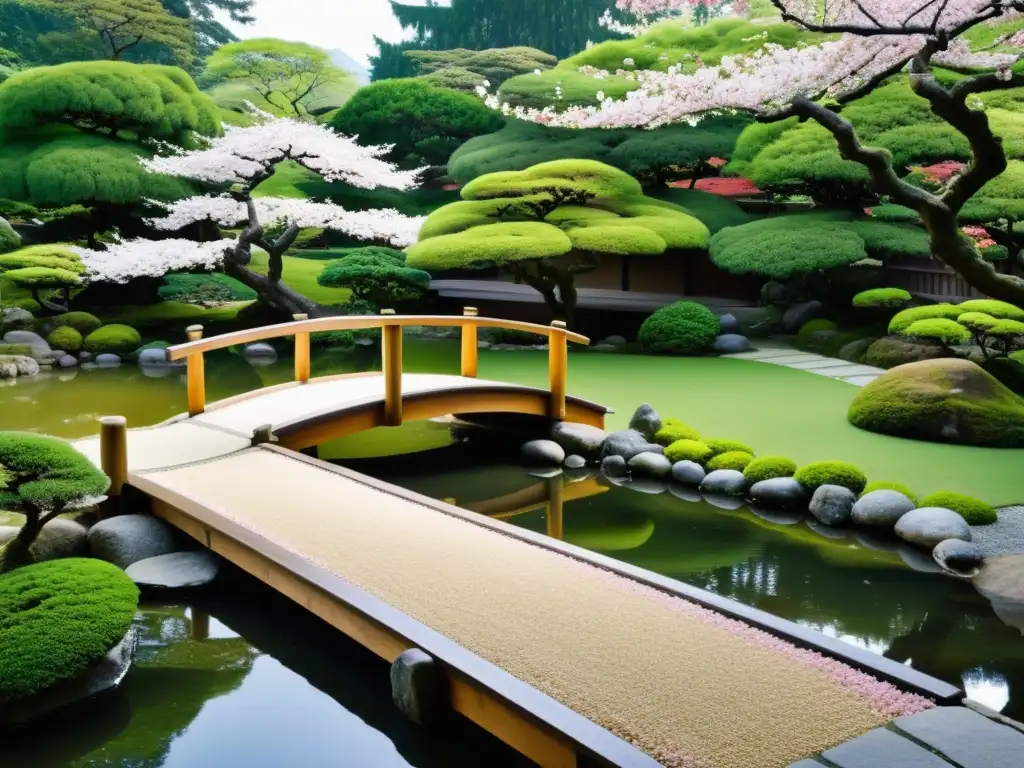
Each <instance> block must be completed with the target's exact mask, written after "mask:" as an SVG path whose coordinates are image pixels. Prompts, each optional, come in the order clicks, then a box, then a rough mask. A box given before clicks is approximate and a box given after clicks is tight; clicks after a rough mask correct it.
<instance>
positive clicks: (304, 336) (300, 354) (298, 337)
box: [292, 314, 309, 384]
mask: <svg viewBox="0 0 1024 768" xmlns="http://www.w3.org/2000/svg"><path fill="white" fill-rule="evenodd" d="M292 317H293V318H294V319H295V320H308V319H309V315H305V314H298V315H292ZM295 380H296V381H298V382H300V383H302V384H305V383H306V382H307V381H309V331H298V332H297V333H296V334H295Z"/></svg>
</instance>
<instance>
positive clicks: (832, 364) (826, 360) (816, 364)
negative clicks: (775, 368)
mask: <svg viewBox="0 0 1024 768" xmlns="http://www.w3.org/2000/svg"><path fill="white" fill-rule="evenodd" d="M847 365H850V363H849V362H847V361H846V360H833V359H832V358H831V357H820V358H818V359H817V360H811V361H809V362H806V363H790V364H789V366H788V367H790V368H796V369H798V370H801V371H809V370H812V369H814V368H839V367H841V366H843V367H845V366H847Z"/></svg>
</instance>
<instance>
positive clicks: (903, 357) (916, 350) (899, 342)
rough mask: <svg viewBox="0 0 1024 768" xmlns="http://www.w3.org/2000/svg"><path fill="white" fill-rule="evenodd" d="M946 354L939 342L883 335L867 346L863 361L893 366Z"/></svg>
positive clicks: (887, 366) (880, 365)
mask: <svg viewBox="0 0 1024 768" xmlns="http://www.w3.org/2000/svg"><path fill="white" fill-rule="evenodd" d="M948 354H949V353H948V352H947V351H946V350H944V349H943V348H942V345H941V344H934V343H931V342H926V341H915V340H913V339H905V338H903V337H902V336H883V337H882V338H880V339H878V340H877V341H875V342H874V343H872V344H871V346H870V347H868V351H867V353H866V354H865V356H864V362H865V363H867V364H868V365H873V366H875V367H876V368H895V367H896V366H897V365H903V364H904V363H916V362H919V361H921V360H936V359H938V358H940V357H946V356H948Z"/></svg>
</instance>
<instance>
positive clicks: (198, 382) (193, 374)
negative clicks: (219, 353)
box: [185, 325, 206, 416]
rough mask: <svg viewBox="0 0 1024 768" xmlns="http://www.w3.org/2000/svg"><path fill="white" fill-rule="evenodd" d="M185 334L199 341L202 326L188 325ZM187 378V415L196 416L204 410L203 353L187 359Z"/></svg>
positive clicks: (191, 339) (194, 354)
mask: <svg viewBox="0 0 1024 768" xmlns="http://www.w3.org/2000/svg"><path fill="white" fill-rule="evenodd" d="M185 335H186V336H188V340H189V341H199V340H200V339H201V338H203V326H201V325H190V326H189V327H188V328H186V329H185ZM186 372H187V378H188V415H189V416H197V415H199V414H200V413H202V412H203V411H205V410H206V365H205V362H204V360H203V353H202V352H196V353H193V354H191V355H189V356H188V359H187V367H186Z"/></svg>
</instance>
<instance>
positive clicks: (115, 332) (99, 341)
mask: <svg viewBox="0 0 1024 768" xmlns="http://www.w3.org/2000/svg"><path fill="white" fill-rule="evenodd" d="M141 343H142V336H141V335H139V332H138V331H136V330H135V329H134V328H132V327H131V326H130V325H119V324H117V323H114V324H113V325H104V326H103V327H102V328H99V329H97V330H95V331H93V332H92V333H90V334H89V335H88V336H86V337H85V350H86V351H87V352H92V353H93V354H94V355H98V354H102V353H103V352H111V353H113V354H115V355H126V354H128V353H129V352H134V351H135V350H136V349H138V348H139V345H140V344H141Z"/></svg>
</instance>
